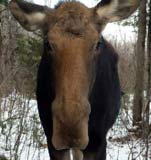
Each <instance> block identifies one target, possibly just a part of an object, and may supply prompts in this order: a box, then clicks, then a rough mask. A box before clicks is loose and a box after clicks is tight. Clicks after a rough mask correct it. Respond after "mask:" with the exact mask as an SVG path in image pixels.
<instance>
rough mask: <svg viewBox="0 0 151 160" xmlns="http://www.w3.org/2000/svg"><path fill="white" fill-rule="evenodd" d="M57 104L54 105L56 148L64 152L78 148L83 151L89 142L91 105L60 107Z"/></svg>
mask: <svg viewBox="0 0 151 160" xmlns="http://www.w3.org/2000/svg"><path fill="white" fill-rule="evenodd" d="M57 104H58V103H53V112H52V114H53V135H52V143H53V145H54V147H55V148H56V149H57V150H64V149H69V148H78V149H81V150H83V149H85V148H86V146H87V145H88V142H89V136H88V120H89V114H90V105H89V103H87V105H85V106H81V107H80V106H79V105H78V106H70V107H67V106H59V105H57ZM72 104H73V103H72ZM74 104H75V103H74ZM76 104H77V103H76ZM78 104H81V103H78Z"/></svg>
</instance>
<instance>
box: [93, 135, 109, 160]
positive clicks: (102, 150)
mask: <svg viewBox="0 0 151 160" xmlns="http://www.w3.org/2000/svg"><path fill="white" fill-rule="evenodd" d="M106 146H107V142H106V138H104V139H103V141H102V143H101V145H100V147H99V149H98V152H97V155H96V160H106Z"/></svg>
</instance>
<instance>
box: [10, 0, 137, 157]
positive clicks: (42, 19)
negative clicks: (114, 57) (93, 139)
mask: <svg viewBox="0 0 151 160" xmlns="http://www.w3.org/2000/svg"><path fill="white" fill-rule="evenodd" d="M138 1H139V0H133V1H132V0H129V1H126V2H125V1H124V3H123V2H121V1H119V0H112V1H109V0H108V1H101V2H100V3H99V5H97V6H96V7H95V8H91V9H90V8H88V7H86V6H85V5H83V4H81V3H80V2H65V3H63V4H62V5H61V6H60V7H58V8H57V9H55V10H53V11H52V10H50V9H48V8H46V7H42V6H38V5H34V4H29V3H26V2H23V3H22V2H18V1H15V0H13V1H11V2H10V5H9V6H10V9H11V11H12V13H13V15H14V17H15V18H16V19H17V20H18V21H19V22H20V24H21V25H22V26H23V27H24V28H26V29H27V30H36V29H38V28H41V29H43V31H44V34H45V35H47V39H48V41H49V45H50V47H51V49H52V51H51V53H49V54H51V57H52V59H53V65H52V67H53V68H54V73H53V75H54V77H53V78H54V82H55V99H54V101H53V104H52V115H53V136H52V143H53V145H54V146H55V148H56V149H58V150H62V149H67V148H70V147H71V148H72V147H74V148H79V149H84V148H85V147H86V146H87V144H88V139H89V138H88V120H89V114H90V104H89V101H88V96H89V93H90V86H91V84H92V83H93V80H94V75H93V69H94V66H93V64H94V63H95V59H96V57H97V54H96V53H97V52H96V46H97V43H98V41H99V34H100V32H101V31H102V30H103V28H104V27H105V25H106V24H107V23H108V22H111V21H116V20H119V19H122V18H126V17H127V16H128V15H129V14H130V13H132V12H133V11H134V10H135V9H136V7H137V6H138ZM119 3H121V5H120V4H119ZM124 8H125V9H124ZM127 11H128V13H126V12H127ZM109 48H110V47H109ZM77 155H78V154H77ZM79 155H80V154H79Z"/></svg>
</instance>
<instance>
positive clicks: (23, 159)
mask: <svg viewBox="0 0 151 160" xmlns="http://www.w3.org/2000/svg"><path fill="white" fill-rule="evenodd" d="M130 99H131V100H132V96H130ZM0 103H1V108H2V113H1V119H0V120H1V121H2V122H3V127H0V155H5V156H6V157H8V159H11V160H16V159H13V158H12V157H15V153H16V151H17V148H16V146H17V142H18V141H17V140H18V138H19V137H18V135H19V133H20V131H21V127H23V130H22V134H21V137H20V140H19V143H20V145H19V148H18V151H17V153H18V156H19V160H49V155H48V151H47V147H46V146H45V144H46V140H45V136H44V133H43V130H42V127H41V124H40V121H39V117H38V112H37V102H36V101H35V100H30V99H26V98H24V97H23V96H20V95H17V94H15V96H14V94H12V95H10V96H8V97H7V98H3V99H1V101H0ZM150 107H151V104H150ZM150 115H151V114H150ZM10 117H11V118H13V119H12V120H11V121H9V118H10ZM150 119H151V117H150ZM131 120H132V111H131V110H128V111H127V112H125V111H124V109H122V110H121V113H120V115H119V117H118V119H117V121H116V123H115V125H114V126H113V127H112V128H111V129H110V131H109V133H108V136H107V141H108V145H107V160H132V159H133V160H144V155H145V151H146V147H145V143H144V142H143V140H142V139H139V138H135V137H134V136H133V135H131V134H130V133H129V132H128V129H129V128H130V127H131V126H132V125H131V124H132V122H131ZM1 121H0V126H1V123H2V122H1ZM34 131H35V133H34ZM9 132H10V133H9ZM35 134H36V135H35ZM34 135H35V136H36V138H33V136H34ZM39 141H40V143H39ZM41 143H42V144H41ZM6 144H7V146H6ZM40 144H41V145H40ZM150 148H151V147H150ZM150 152H151V151H150ZM150 158H151V157H150Z"/></svg>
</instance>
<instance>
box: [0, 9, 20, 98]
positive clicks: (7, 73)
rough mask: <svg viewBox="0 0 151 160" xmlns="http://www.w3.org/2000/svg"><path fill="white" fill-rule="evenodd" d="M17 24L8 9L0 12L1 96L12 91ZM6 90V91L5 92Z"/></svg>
mask: <svg viewBox="0 0 151 160" xmlns="http://www.w3.org/2000/svg"><path fill="white" fill-rule="evenodd" d="M16 34H17V23H16V22H15V21H14V18H13V17H12V16H11V15H10V12H9V11H8V9H5V10H2V11H1V12H0V96H1V94H2V93H4V92H5V91H6V92H7V91H8V90H9V89H10V86H11V84H10V83H9V80H10V79H11V74H12V68H13V63H14V58H15V57H14V56H13V55H14V52H15V48H16ZM4 90H5V91H4Z"/></svg>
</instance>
